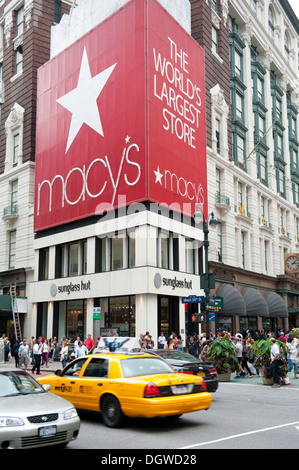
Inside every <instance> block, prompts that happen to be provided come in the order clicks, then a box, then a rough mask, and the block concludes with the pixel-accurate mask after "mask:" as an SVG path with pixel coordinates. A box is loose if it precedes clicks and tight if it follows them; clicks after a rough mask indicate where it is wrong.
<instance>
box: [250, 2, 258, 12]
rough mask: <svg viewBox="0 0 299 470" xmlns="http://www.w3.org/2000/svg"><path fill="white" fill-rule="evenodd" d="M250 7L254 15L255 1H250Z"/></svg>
mask: <svg viewBox="0 0 299 470" xmlns="http://www.w3.org/2000/svg"><path fill="white" fill-rule="evenodd" d="M250 6H251V8H252V9H253V11H254V13H256V11H257V10H256V0H250Z"/></svg>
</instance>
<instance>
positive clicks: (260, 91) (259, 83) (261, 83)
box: [257, 77, 264, 100]
mask: <svg viewBox="0 0 299 470" xmlns="http://www.w3.org/2000/svg"><path fill="white" fill-rule="evenodd" d="M257 96H258V99H259V100H263V96H264V81H263V80H262V79H261V78H260V77H257Z"/></svg>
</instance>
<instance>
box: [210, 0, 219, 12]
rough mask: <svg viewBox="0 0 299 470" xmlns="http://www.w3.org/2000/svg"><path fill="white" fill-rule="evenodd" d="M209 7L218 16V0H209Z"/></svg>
mask: <svg viewBox="0 0 299 470" xmlns="http://www.w3.org/2000/svg"><path fill="white" fill-rule="evenodd" d="M211 6H212V10H214V11H215V13H217V14H218V0H211Z"/></svg>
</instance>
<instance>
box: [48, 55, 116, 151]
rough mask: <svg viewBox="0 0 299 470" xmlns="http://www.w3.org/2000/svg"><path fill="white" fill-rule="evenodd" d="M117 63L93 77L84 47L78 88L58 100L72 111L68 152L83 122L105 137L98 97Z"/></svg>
mask: <svg viewBox="0 0 299 470" xmlns="http://www.w3.org/2000/svg"><path fill="white" fill-rule="evenodd" d="M116 65H117V64H116V63H115V64H114V65H111V67H108V68H107V69H105V70H104V71H103V72H101V73H99V74H98V75H96V76H95V77H92V76H91V72H90V67H89V61H88V57H87V52H86V49H85V48H84V51H83V56H82V62H81V68H80V74H79V79H78V86H77V88H75V89H74V90H72V91H70V92H69V93H67V94H66V95H64V96H62V97H61V98H59V99H58V100H57V102H58V103H59V104H60V105H61V106H63V107H64V108H66V109H67V110H68V111H69V112H70V113H72V121H71V125H70V130H69V136H68V141H67V147H66V153H67V152H68V150H69V148H70V146H71V145H72V143H73V142H74V140H75V138H76V136H77V134H78V132H79V131H80V129H81V127H82V126H83V124H86V125H87V126H89V127H91V129H93V130H94V131H95V132H97V133H98V134H100V135H101V136H102V137H104V132H103V127H102V122H101V117H100V113H99V109H98V105H97V99H98V97H99V96H100V94H101V92H102V90H103V88H104V86H105V85H106V83H107V81H108V80H109V78H110V75H111V74H112V72H113V70H114V68H115V66H116Z"/></svg>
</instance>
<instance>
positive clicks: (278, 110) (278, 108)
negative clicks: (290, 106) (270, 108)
mask: <svg viewBox="0 0 299 470" xmlns="http://www.w3.org/2000/svg"><path fill="white" fill-rule="evenodd" d="M276 118H277V119H278V120H279V121H280V122H281V119H282V101H281V100H280V99H279V98H276Z"/></svg>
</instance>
